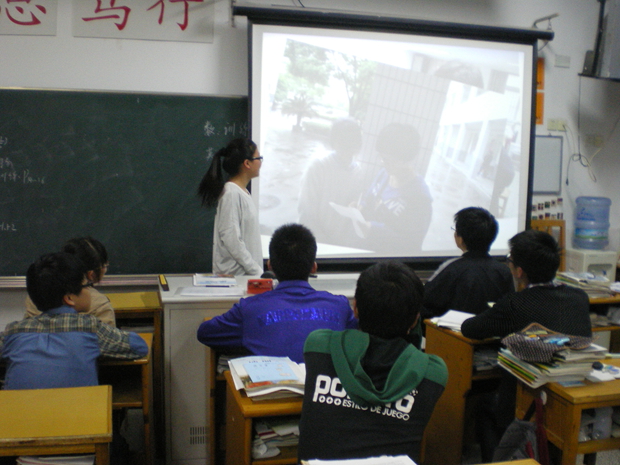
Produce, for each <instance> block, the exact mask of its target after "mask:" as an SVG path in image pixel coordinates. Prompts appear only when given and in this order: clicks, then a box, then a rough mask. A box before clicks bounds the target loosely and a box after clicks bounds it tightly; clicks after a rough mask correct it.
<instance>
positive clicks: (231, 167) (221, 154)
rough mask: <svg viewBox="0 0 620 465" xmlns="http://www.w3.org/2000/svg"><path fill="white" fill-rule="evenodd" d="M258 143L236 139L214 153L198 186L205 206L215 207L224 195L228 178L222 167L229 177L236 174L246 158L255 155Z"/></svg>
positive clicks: (199, 194) (199, 195)
mask: <svg viewBox="0 0 620 465" xmlns="http://www.w3.org/2000/svg"><path fill="white" fill-rule="evenodd" d="M255 151H256V144H255V143H254V142H252V141H251V140H248V139H234V140H232V141H231V142H230V143H229V144H228V145H227V146H226V147H224V148H222V149H220V150H218V151H217V152H215V155H213V160H211V166H209V169H208V170H207V172H206V173H205V175H204V176H203V178H202V181H200V185H199V186H198V197H200V199H201V201H202V205H203V206H204V207H213V206H215V205H217V201H218V200H219V198H220V195H222V191H223V190H224V184H226V180H225V179H224V175H223V173H222V167H223V168H224V171H226V173H227V174H228V176H229V177H233V176H236V175H237V174H238V173H239V170H240V169H241V165H242V164H243V162H244V161H245V160H249V159H251V158H252V157H253V156H254V152H255Z"/></svg>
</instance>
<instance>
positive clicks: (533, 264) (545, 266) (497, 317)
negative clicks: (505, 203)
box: [461, 230, 592, 462]
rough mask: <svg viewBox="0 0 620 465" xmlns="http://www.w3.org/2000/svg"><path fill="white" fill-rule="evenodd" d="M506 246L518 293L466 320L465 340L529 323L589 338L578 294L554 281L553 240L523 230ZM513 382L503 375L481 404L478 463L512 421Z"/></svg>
mask: <svg viewBox="0 0 620 465" xmlns="http://www.w3.org/2000/svg"><path fill="white" fill-rule="evenodd" d="M508 244H509V246H510V254H508V266H509V268H510V271H511V272H512V275H513V276H514V279H515V283H516V287H517V292H516V293H512V294H509V295H506V296H504V297H503V298H502V299H500V300H499V301H498V302H497V303H496V304H495V305H494V306H493V307H492V308H490V309H488V310H486V311H485V312H483V313H481V314H480V315H477V316H475V317H473V318H470V319H468V320H465V321H464V322H463V324H462V325H461V332H462V333H463V335H464V336H466V337H469V338H473V339H485V338H489V337H504V336H507V335H508V334H511V333H513V332H515V331H519V330H521V329H523V328H525V327H526V326H528V325H529V324H530V323H540V324H541V325H543V326H545V327H547V328H548V329H551V330H553V331H557V332H560V333H565V334H570V335H574V336H586V337H591V336H592V326H591V323H590V303H589V299H588V296H587V294H586V293H585V292H584V291H582V290H581V289H577V288H574V287H570V286H566V285H564V284H557V283H555V282H554V281H553V279H554V278H555V274H556V272H557V269H558V267H559V266H560V251H559V249H558V245H557V242H556V241H555V239H554V238H553V237H552V236H550V235H549V234H547V233H546V232H543V231H536V230H527V231H523V232H520V233H518V234H516V235H515V236H513V237H512V238H511V239H510V240H509V241H508ZM516 387H517V382H516V378H514V377H513V376H512V375H510V374H508V373H507V372H502V379H501V381H500V385H499V388H498V389H497V391H495V392H493V393H491V394H488V395H486V396H485V397H483V398H482V399H481V402H480V406H481V408H480V409H478V410H477V418H476V429H477V434H478V439H479V441H480V446H481V453H482V461H483V462H490V461H491V460H492V459H493V452H494V450H495V447H497V444H498V443H499V441H500V439H501V437H502V435H503V434H504V431H506V428H507V427H508V425H509V424H510V422H511V421H512V420H513V419H514V412H515V402H516Z"/></svg>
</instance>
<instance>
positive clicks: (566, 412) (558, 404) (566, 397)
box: [516, 359, 620, 465]
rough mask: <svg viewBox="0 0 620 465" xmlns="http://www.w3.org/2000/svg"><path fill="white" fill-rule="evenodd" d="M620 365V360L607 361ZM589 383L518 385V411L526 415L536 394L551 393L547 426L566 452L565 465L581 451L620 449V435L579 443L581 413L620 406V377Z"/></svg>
mask: <svg viewBox="0 0 620 465" xmlns="http://www.w3.org/2000/svg"><path fill="white" fill-rule="evenodd" d="M604 362H605V363H607V364H613V365H616V366H620V360H617V359H613V360H609V359H608V360H605V361H604ZM585 383H586V386H581V387H571V388H565V387H562V386H561V385H559V384H558V383H548V384H545V385H544V386H541V387H540V388H538V389H531V388H529V387H528V386H526V385H524V384H523V383H519V384H518V386H517V409H516V414H517V416H518V417H519V418H523V416H524V414H525V412H526V411H527V409H528V407H529V406H530V404H531V403H532V400H533V399H534V398H535V396H539V395H540V393H541V392H545V393H546V394H547V402H546V404H545V428H546V430H547V438H548V439H549V441H550V442H551V443H552V444H554V445H555V446H557V447H558V448H559V449H560V450H561V451H562V465H575V461H576V457H577V454H592V453H596V452H600V451H604V450H613V449H620V438H609V439H599V440H592V441H586V442H579V440H578V437H579V427H580V423H581V413H582V412H583V410H585V409H591V408H598V407H609V406H612V407H614V406H619V405H620V380H614V381H606V382H604V383H590V382H589V381H585Z"/></svg>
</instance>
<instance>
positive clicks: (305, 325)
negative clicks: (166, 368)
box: [198, 223, 357, 363]
mask: <svg viewBox="0 0 620 465" xmlns="http://www.w3.org/2000/svg"><path fill="white" fill-rule="evenodd" d="M316 248H317V246H316V240H315V239H314V236H313V235H312V233H311V232H310V230H309V229H308V228H306V227H305V226H302V225H300V224H294V223H292V224H286V225H284V226H281V227H279V228H278V229H277V230H276V231H275V232H274V233H273V236H272V237H271V242H270V243H269V261H268V262H267V266H268V267H269V269H270V270H271V271H273V273H274V274H275V276H276V278H277V279H278V281H279V284H278V286H277V287H276V288H275V289H274V290H272V291H268V292H265V293H263V294H258V295H255V296H252V297H248V298H245V299H241V300H240V301H239V302H238V303H236V304H235V305H233V307H232V308H231V309H230V310H228V311H227V312H226V313H224V314H223V315H219V316H217V317H215V318H213V319H211V320H208V321H205V322H203V323H202V324H201V325H200V327H199V328H198V340H199V341H200V342H202V343H203V344H205V345H207V346H209V347H214V348H229V349H230V348H239V347H242V348H245V349H246V350H248V351H249V352H250V353H252V354H254V355H271V356H278V357H287V356H288V357H290V358H291V360H293V361H295V362H297V363H300V362H303V345H304V341H305V340H306V336H307V335H308V334H310V333H311V332H312V331H314V330H315V329H320V328H329V329H334V330H342V329H347V328H357V320H356V318H355V316H353V311H352V310H351V306H350V305H349V301H348V299H347V298H346V297H345V296H342V295H333V294H330V293H329V292H326V291H316V290H314V289H313V288H312V286H310V284H308V278H309V277H310V275H311V274H313V273H315V272H316V270H317V264H316V262H315V258H316Z"/></svg>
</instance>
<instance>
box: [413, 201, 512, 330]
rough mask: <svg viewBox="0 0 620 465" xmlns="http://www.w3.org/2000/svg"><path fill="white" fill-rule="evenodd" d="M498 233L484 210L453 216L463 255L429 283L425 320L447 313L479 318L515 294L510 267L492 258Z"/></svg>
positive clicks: (424, 313) (456, 240) (423, 313)
mask: <svg viewBox="0 0 620 465" xmlns="http://www.w3.org/2000/svg"><path fill="white" fill-rule="evenodd" d="M498 230H499V226H498V224H497V220H496V219H495V217H494V216H493V215H491V213H489V212H488V211H487V210H485V209H484V208H480V207H468V208H463V209H462V210H459V211H458V212H457V213H456V214H455V215H454V241H455V242H456V245H457V247H458V248H459V249H461V250H462V251H463V254H462V255H461V256H460V257H457V258H453V259H450V260H447V261H445V262H444V263H443V264H442V265H441V266H440V267H439V268H438V269H437V271H435V273H434V274H433V275H432V276H431V277H430V278H429V280H428V281H427V282H426V285H425V287H424V310H423V312H422V317H423V318H432V317H435V316H441V315H443V314H444V313H446V312H447V311H448V310H460V311H462V312H467V313H473V314H475V315H477V314H479V313H482V312H483V311H485V310H486V309H487V308H488V304H489V302H497V301H498V300H499V299H500V298H501V297H503V296H504V295H506V294H508V293H510V292H513V291H514V285H513V280H512V275H511V274H510V270H509V269H508V267H507V266H506V265H505V264H504V263H501V262H499V261H498V260H496V259H495V258H493V257H491V255H489V250H490V248H491V244H493V241H495V238H496V237H497V233H498Z"/></svg>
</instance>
